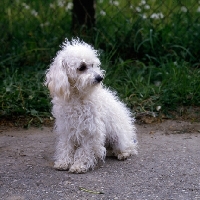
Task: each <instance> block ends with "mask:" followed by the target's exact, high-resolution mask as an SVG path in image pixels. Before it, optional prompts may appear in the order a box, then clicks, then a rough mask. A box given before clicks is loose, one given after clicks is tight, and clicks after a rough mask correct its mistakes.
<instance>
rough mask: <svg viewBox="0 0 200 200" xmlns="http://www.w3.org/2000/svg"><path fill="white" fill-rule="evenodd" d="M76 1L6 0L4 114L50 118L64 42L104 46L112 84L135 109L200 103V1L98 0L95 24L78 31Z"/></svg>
mask: <svg viewBox="0 0 200 200" xmlns="http://www.w3.org/2000/svg"><path fill="white" fill-rule="evenodd" d="M71 9H72V3H71V1H62V0H56V1H39V0H35V1H31V2H30V1H28V0H26V1H22V0H16V1H7V0H3V1H1V2H0V10H1V11H2V12H1V17H0V22H1V23H0V27H1V30H3V31H1V33H0V36H1V40H0V41H1V49H0V67H1V71H0V77H1V78H0V115H1V116H7V115H31V116H36V117H38V119H39V118H40V117H41V116H49V115H50V103H49V101H50V99H49V95H48V91H47V89H46V88H45V87H44V86H43V81H44V74H45V70H46V69H47V68H48V65H49V63H50V62H51V60H52V58H53V57H54V56H55V53H56V51H57V50H58V49H59V45H60V44H61V43H62V42H63V41H64V39H65V38H69V39H71V38H72V37H74V36H79V37H80V38H82V39H84V40H85V41H86V42H88V43H91V44H93V45H94V46H95V48H97V49H99V50H100V51H101V52H102V54H101V60H102V67H103V68H104V69H105V70H106V71H107V74H106V79H105V84H106V85H107V86H108V87H110V88H111V89H113V90H116V91H117V92H118V94H119V95H120V97H121V98H122V99H123V100H124V101H125V102H126V103H127V104H128V106H129V107H130V108H131V109H133V112H144V111H145V112H146V111H154V112H167V111H169V110H173V109H175V108H177V107H179V106H199V105H200V68H199V66H200V65H199V63H200V59H199V55H200V46H199V44H200V37H199V33H200V17H199V13H200V3H199V2H198V1H195V0H191V1H184V0H182V1H181V2H179V1H173V0H166V1H158V0H149V1H145V0H135V1H132V0H131V1H122V0H119V1H109V0H98V1H97V5H96V27H95V28H94V29H92V30H90V31H89V32H88V33H87V32H86V31H84V32H83V31H82V29H81V28H80V32H79V33H77V35H72V33H71Z"/></svg>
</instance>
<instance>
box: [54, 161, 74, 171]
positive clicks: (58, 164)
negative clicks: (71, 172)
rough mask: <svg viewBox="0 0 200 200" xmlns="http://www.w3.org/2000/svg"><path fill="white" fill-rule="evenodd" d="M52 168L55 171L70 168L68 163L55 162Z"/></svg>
mask: <svg viewBox="0 0 200 200" xmlns="http://www.w3.org/2000/svg"><path fill="white" fill-rule="evenodd" d="M54 168H55V169H57V170H68V169H69V168H70V165H69V164H68V163H64V162H60V161H56V162H55V163H54Z"/></svg>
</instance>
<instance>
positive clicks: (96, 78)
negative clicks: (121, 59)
mask: <svg viewBox="0 0 200 200" xmlns="http://www.w3.org/2000/svg"><path fill="white" fill-rule="evenodd" d="M102 80H103V77H102V76H100V75H97V76H96V77H95V81H96V82H98V83H100V82H101V81H102Z"/></svg>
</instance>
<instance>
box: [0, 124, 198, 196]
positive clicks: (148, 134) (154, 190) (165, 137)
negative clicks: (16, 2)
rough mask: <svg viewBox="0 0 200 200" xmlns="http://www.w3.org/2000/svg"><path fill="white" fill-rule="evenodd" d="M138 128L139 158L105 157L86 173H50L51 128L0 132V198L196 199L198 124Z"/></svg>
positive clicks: (153, 125) (52, 146)
mask: <svg viewBox="0 0 200 200" xmlns="http://www.w3.org/2000/svg"><path fill="white" fill-rule="evenodd" d="M137 128H138V141H139V154H138V156H137V157H134V156H133V157H131V158H130V159H128V160H126V161H118V160H116V159H114V158H106V162H105V163H102V164H101V165H99V166H98V167H97V168H96V169H95V170H94V171H90V172H88V173H86V174H70V173H68V172H66V171H56V170H55V169H53V167H52V166H53V152H54V142H55V135H54V134H53V133H52V129H51V128H47V127H45V128H43V129H36V128H31V129H29V130H24V129H18V130H16V129H15V130H14V129H11V130H3V129H2V130H1V132H0V199H2V200H43V199H44V200H51V199H52V200H73V199H75V200H77V199H81V200H86V199H88V200H90V199H95V200H96V199H105V200H108V199H120V200H125V199H130V200H133V199H135V200H145V199H147V200H156V199H158V200H161V199H162V200H173V199H174V200H190V199H191V200H200V123H194V124H191V123H189V122H183V121H182V122H181V121H165V122H164V123H161V124H150V125H137ZM87 190H91V191H87ZM98 192H100V193H102V194H99V193H98Z"/></svg>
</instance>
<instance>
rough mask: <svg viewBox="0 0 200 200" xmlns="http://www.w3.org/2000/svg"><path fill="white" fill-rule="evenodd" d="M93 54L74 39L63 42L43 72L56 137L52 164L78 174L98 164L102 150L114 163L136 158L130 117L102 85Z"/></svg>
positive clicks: (114, 96) (135, 146)
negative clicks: (110, 154)
mask: <svg viewBox="0 0 200 200" xmlns="http://www.w3.org/2000/svg"><path fill="white" fill-rule="evenodd" d="M98 56H99V55H98V52H97V51H96V50H94V49H93V47H91V46H90V45H88V44H86V43H84V42H81V41H80V40H79V39H73V40H72V41H71V42H69V41H66V42H65V43H64V44H63V46H62V50H60V51H59V52H58V53H57V56H56V57H55V58H54V60H53V62H52V64H51V65H50V68H49V69H48V71H47V73H46V82H45V85H46V86H48V88H49V90H50V94H51V97H52V103H53V109H52V114H53V116H54V117H55V120H56V121H55V130H56V132H57V134H58V141H57V146H56V155H55V159H56V161H55V165H54V167H55V168H56V169H59V170H69V171H70V172H74V173H84V172H86V171H88V170H89V169H94V166H95V165H96V164H97V162H98V160H104V159H105V156H106V147H109V149H111V151H112V154H113V155H114V156H117V158H118V159H119V160H124V159H126V158H127V157H129V156H131V155H133V154H137V142H136V134H135V126H134V124H133V122H134V119H133V118H131V113H130V112H129V110H128V109H127V108H126V107H125V105H124V104H123V103H122V102H120V101H119V99H118V98H117V96H116V95H115V93H113V92H111V91H110V90H109V89H108V88H105V87H104V86H103V85H102V83H101V82H102V80H103V77H104V71H103V70H101V69H100V67H99V66H100V61H99V58H98Z"/></svg>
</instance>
